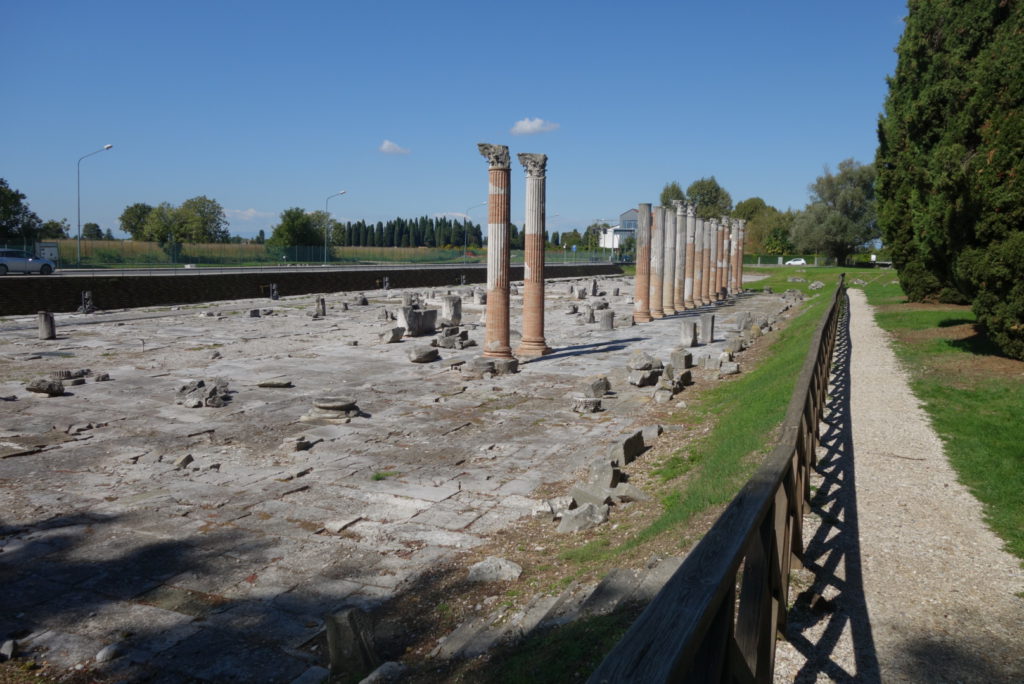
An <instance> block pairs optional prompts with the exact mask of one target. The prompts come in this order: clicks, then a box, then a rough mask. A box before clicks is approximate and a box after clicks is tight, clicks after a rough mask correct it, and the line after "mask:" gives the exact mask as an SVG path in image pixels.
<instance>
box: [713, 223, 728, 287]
mask: <svg viewBox="0 0 1024 684" xmlns="http://www.w3.org/2000/svg"><path fill="white" fill-rule="evenodd" d="M728 229H729V219H728V218H726V217H725V216H723V217H722V219H721V220H720V221H719V222H718V280H717V281H716V283H715V285H716V287H715V295H716V296H715V299H718V300H721V299H723V298H724V297H723V296H722V289H723V288H724V287H725V233H726V231H727V230H728Z"/></svg>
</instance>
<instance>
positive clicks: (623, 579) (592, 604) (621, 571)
mask: <svg viewBox="0 0 1024 684" xmlns="http://www.w3.org/2000/svg"><path fill="white" fill-rule="evenodd" d="M645 574H646V573H645V572H644V571H642V570H641V571H638V570H630V569H628V568H615V569H614V570H612V571H611V572H609V573H608V574H607V575H605V578H604V579H603V580H601V582H600V583H599V584H598V585H597V587H596V588H595V589H594V591H593V592H592V593H591V594H590V596H588V597H587V599H586V600H585V601H584V602H583V604H582V605H581V606H580V609H579V616H580V617H592V616H596V615H607V614H608V613H611V612H612V611H614V610H615V609H616V608H618V607H619V605H620V604H622V603H623V602H624V601H625V600H626V599H628V598H629V597H630V596H632V595H633V594H634V593H635V592H636V590H637V588H638V586H639V584H640V580H641V579H642V578H643V577H644V575H645Z"/></svg>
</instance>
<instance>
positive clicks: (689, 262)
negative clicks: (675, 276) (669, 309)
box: [683, 204, 697, 309]
mask: <svg viewBox="0 0 1024 684" xmlns="http://www.w3.org/2000/svg"><path fill="white" fill-rule="evenodd" d="M694 209H695V207H694V206H693V205H692V204H687V205H686V263H685V269H684V271H683V306H684V307H686V308H687V309H693V308H695V307H696V304H694V301H693V253H694V248H695V238H696V232H697V216H696V212H695V211H694Z"/></svg>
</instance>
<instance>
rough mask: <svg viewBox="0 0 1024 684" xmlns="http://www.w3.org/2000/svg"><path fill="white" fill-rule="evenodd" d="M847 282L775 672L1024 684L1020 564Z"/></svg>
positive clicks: (804, 677)
mask: <svg viewBox="0 0 1024 684" xmlns="http://www.w3.org/2000/svg"><path fill="white" fill-rule="evenodd" d="M849 292H850V295H849V297H850V313H849V319H848V320H849V329H848V332H847V331H841V332H840V341H839V344H838V345H837V349H836V367H835V374H834V375H833V379H832V380H833V388H832V397H833V399H832V403H831V404H830V406H829V408H830V413H829V415H828V417H827V419H826V422H827V424H826V426H823V432H822V448H821V449H820V450H819V464H818V474H819V477H818V478H817V480H816V481H815V482H814V483H813V484H815V485H816V486H817V491H816V492H815V494H814V501H813V502H812V503H813V505H812V509H813V511H814V515H810V516H808V517H807V518H806V521H805V524H806V525H807V526H806V528H805V535H806V540H807V541H808V548H807V553H806V557H805V561H806V563H807V564H808V565H809V566H810V567H811V569H813V570H814V571H815V574H816V578H814V579H813V580H812V582H813V583H812V584H811V586H810V587H809V588H807V589H806V591H805V592H804V593H803V594H802V595H801V596H798V597H796V600H795V607H794V608H793V610H792V611H791V617H790V623H789V625H788V629H787V635H786V637H787V639H788V643H787V642H786V641H780V642H779V646H778V651H777V668H776V677H775V679H776V681H777V682H789V681H801V682H808V681H830V680H831V681H868V682H872V681H884V682H954V681H955V682H1019V681H1024V598H1022V596H1024V591H1022V590H1024V571H1022V569H1021V563H1020V561H1018V560H1017V559H1016V558H1014V557H1013V556H1011V555H1010V554H1008V553H1006V552H1005V551H1004V550H1003V545H1002V542H1001V541H1000V540H999V539H998V538H997V537H996V536H995V534H993V533H992V532H991V531H990V530H989V529H988V528H987V527H986V526H985V524H984V523H983V522H982V507H981V505H980V504H979V503H978V501H977V500H976V499H975V498H974V497H973V496H972V495H971V494H970V493H969V492H968V491H967V489H966V488H965V487H964V486H963V485H961V484H960V483H959V482H958V481H957V477H956V474H955V472H954V471H953V469H952V468H951V467H950V465H949V463H948V462H947V459H946V456H945V454H944V453H943V448H942V442H941V441H940V440H939V438H938V436H937V435H936V434H935V432H934V430H933V429H932V428H931V424H930V422H929V420H928V417H927V415H926V414H925V412H924V410H923V409H922V408H921V406H920V405H919V403H918V401H917V399H916V398H915V397H914V395H913V393H912V392H911V390H910V387H909V385H908V381H907V375H906V373H905V372H904V371H903V369H902V368H901V367H900V365H899V363H898V361H897V360H896V357H895V355H894V354H893V352H892V349H891V347H890V345H889V339H888V338H887V336H886V334H885V333H884V332H883V331H882V330H881V329H880V328H879V327H878V326H877V325H876V323H875V321H874V316H873V311H872V309H871V307H870V306H869V305H868V304H867V302H866V299H865V296H864V293H863V292H862V291H860V290H857V289H851V290H850V291H849ZM798 581H799V580H798ZM794 594H796V588H795V589H794ZM815 594H817V595H820V596H821V597H823V598H824V599H825V601H819V602H817V603H812V602H811V601H809V599H810V598H811V597H813V596H814V595H815Z"/></svg>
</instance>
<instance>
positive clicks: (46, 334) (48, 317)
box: [36, 311, 57, 340]
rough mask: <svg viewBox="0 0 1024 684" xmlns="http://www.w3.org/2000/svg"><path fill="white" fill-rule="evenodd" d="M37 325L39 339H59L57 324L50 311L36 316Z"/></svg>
mask: <svg viewBox="0 0 1024 684" xmlns="http://www.w3.org/2000/svg"><path fill="white" fill-rule="evenodd" d="M36 317H37V325H38V326H39V339H41V340H55V339H57V324H56V323H55V322H54V320H53V314H52V313H50V312H49V311H40V312H39V313H38V314H36Z"/></svg>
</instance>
